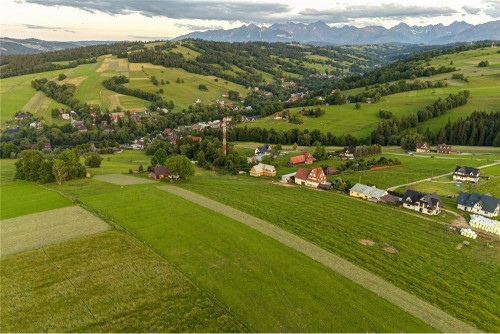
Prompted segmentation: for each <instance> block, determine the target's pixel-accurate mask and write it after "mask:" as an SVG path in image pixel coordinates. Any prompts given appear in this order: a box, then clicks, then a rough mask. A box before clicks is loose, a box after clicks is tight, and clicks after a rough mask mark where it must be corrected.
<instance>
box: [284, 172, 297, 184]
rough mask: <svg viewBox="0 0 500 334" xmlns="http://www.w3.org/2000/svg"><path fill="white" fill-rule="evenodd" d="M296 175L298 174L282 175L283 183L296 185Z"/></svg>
mask: <svg viewBox="0 0 500 334" xmlns="http://www.w3.org/2000/svg"><path fill="white" fill-rule="evenodd" d="M295 174H297V172H293V173H290V174H285V175H282V176H281V182H283V183H295Z"/></svg>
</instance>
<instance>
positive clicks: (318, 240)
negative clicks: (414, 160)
mask: <svg viewBox="0 0 500 334" xmlns="http://www.w3.org/2000/svg"><path fill="white" fill-rule="evenodd" d="M424 161H425V160H424ZM181 187H183V188H186V189H188V190H191V191H194V192H196V193H199V194H201V195H203V196H206V197H209V198H211V199H214V200H216V201H219V202H221V203H224V204H227V205H230V206H233V207H234V208H237V209H239V210H242V211H244V212H246V213H248V214H251V215H254V216H256V217H258V218H261V219H264V220H266V221H268V222H270V223H272V224H275V225H277V226H279V227H281V228H283V229H285V230H287V231H289V232H291V233H294V234H296V235H298V236H301V237H302V238H304V239H306V240H308V241H310V242H312V243H314V244H316V245H318V246H320V247H322V248H323V249H326V250H328V251H330V252H332V253H334V254H336V255H339V256H341V257H343V258H345V259H347V260H349V261H351V262H353V263H355V264H357V265H358V266H360V267H362V268H364V269H366V270H369V271H371V272H372V273H374V274H376V275H379V276H380V277H382V278H384V279H386V280H388V281H390V282H392V283H393V284H395V285H396V286H398V287H400V288H402V289H404V290H406V291H408V292H410V293H413V294H415V295H417V296H419V297H420V298H422V299H424V300H426V301H428V302H430V303H431V304H433V305H435V306H437V307H439V308H441V309H443V310H444V311H446V312H448V313H450V314H451V315H453V316H455V317H457V318H459V319H461V320H464V321H466V322H468V323H470V324H473V325H475V326H477V327H478V328H480V329H482V330H486V331H498V330H499V328H500V321H497V320H495V319H500V313H499V309H498V307H496V305H498V304H499V303H500V299H499V298H500V297H499V296H500V294H498V286H500V269H499V268H500V256H499V253H498V251H497V248H498V247H500V241H498V240H495V241H491V240H488V241H489V242H490V244H492V245H493V247H494V248H489V247H487V245H486V241H485V240H481V239H477V240H470V245H469V246H468V247H465V248H462V249H460V250H458V249H457V248H456V245H457V244H459V243H461V242H462V241H463V240H464V237H462V236H460V235H459V233H458V232H456V231H453V230H450V228H449V227H448V226H445V225H442V224H440V223H436V222H434V221H428V220H426V219H422V218H419V217H415V216H412V215H409V214H408V211H406V210H403V209H400V208H392V207H390V206H388V205H377V204H371V203H369V202H367V201H362V200H357V199H353V198H350V197H348V196H345V195H340V194H337V193H335V192H327V191H313V190H310V189H307V188H303V187H298V186H282V185H278V184H273V183H271V182H268V181H266V180H261V179H258V178H252V177H250V176H238V177H228V176H212V177H211V176H209V175H204V176H203V177H199V176H195V177H194V178H193V180H192V182H191V183H186V184H182V185H181ZM361 240H370V241H372V242H373V243H374V245H373V246H366V245H364V244H363V243H361ZM386 247H393V248H394V249H396V250H397V253H388V252H387V251H385V250H384V248H386Z"/></svg>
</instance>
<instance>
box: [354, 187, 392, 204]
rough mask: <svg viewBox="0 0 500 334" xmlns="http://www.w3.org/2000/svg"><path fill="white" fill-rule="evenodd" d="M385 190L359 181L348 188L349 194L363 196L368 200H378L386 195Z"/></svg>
mask: <svg viewBox="0 0 500 334" xmlns="http://www.w3.org/2000/svg"><path fill="white" fill-rule="evenodd" d="M388 194H389V193H388V192H387V191H386V190H383V189H378V188H376V187H375V186H371V187H370V186H367V185H364V184H361V183H356V184H355V185H354V187H352V188H351V189H350V190H349V196H352V197H357V198H363V199H366V200H368V201H373V202H380V201H381V198H382V196H385V195H388Z"/></svg>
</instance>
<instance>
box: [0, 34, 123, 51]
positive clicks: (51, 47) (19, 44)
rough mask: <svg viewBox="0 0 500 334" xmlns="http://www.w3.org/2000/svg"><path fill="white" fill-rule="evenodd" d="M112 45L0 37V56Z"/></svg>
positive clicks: (107, 42) (105, 42) (103, 42)
mask: <svg viewBox="0 0 500 334" xmlns="http://www.w3.org/2000/svg"><path fill="white" fill-rule="evenodd" d="M109 43H114V42H111V41H71V42H58V41H44V40H41V39H37V38H26V39H16V38H9V37H0V54H33V53H42V52H48V51H58V50H64V49H71V48H77V47H79V46H87V45H99V44H109Z"/></svg>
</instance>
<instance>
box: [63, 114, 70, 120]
mask: <svg viewBox="0 0 500 334" xmlns="http://www.w3.org/2000/svg"><path fill="white" fill-rule="evenodd" d="M61 117H62V119H70V118H71V117H70V115H69V114H67V113H63V114H61Z"/></svg>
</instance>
